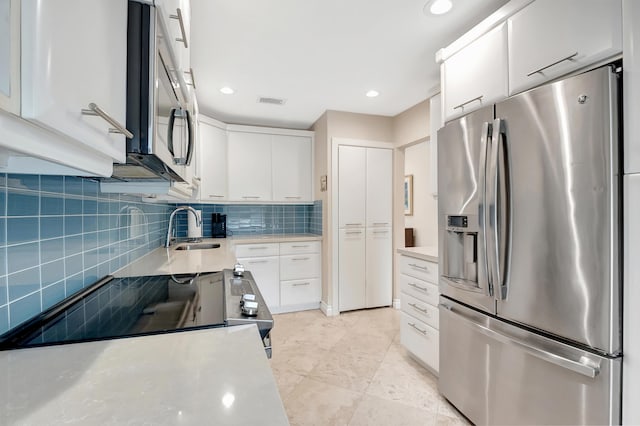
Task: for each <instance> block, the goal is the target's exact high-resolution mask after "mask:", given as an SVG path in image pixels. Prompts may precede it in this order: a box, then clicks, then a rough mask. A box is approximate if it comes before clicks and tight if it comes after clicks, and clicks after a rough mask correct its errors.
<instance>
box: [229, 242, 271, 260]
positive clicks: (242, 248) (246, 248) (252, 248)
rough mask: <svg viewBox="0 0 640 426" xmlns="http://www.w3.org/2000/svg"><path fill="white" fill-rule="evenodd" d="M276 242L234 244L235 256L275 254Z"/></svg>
mask: <svg viewBox="0 0 640 426" xmlns="http://www.w3.org/2000/svg"><path fill="white" fill-rule="evenodd" d="M279 252H280V250H279V247H278V243H262V244H240V245H237V246H236V257H261V256H277V255H278V254H279Z"/></svg>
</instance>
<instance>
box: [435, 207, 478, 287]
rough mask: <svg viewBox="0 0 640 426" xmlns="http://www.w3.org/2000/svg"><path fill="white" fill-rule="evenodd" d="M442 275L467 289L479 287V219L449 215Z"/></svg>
mask: <svg viewBox="0 0 640 426" xmlns="http://www.w3.org/2000/svg"><path fill="white" fill-rule="evenodd" d="M446 219H447V224H446V228H445V233H444V253H443V255H444V256H443V265H442V266H443V271H442V275H443V276H445V277H447V278H448V279H449V280H451V281H453V282H455V283H458V284H461V285H464V286H465V287H479V286H478V249H479V247H478V241H479V239H478V217H477V216H475V215H447V216H446Z"/></svg>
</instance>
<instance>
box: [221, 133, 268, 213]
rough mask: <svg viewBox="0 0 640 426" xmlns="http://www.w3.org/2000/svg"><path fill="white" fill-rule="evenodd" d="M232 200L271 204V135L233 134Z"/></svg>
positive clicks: (231, 140)
mask: <svg viewBox="0 0 640 426" xmlns="http://www.w3.org/2000/svg"><path fill="white" fill-rule="evenodd" d="M227 152H228V155H229V163H228V164H229V169H228V170H229V199H231V200H234V201H261V202H264V201H270V200H271V135H267V134H261V133H244V132H229V144H228V146H227Z"/></svg>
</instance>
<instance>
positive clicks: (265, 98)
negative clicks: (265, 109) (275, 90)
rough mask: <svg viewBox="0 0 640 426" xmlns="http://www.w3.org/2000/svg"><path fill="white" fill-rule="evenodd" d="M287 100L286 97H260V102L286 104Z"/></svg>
mask: <svg viewBox="0 0 640 426" xmlns="http://www.w3.org/2000/svg"><path fill="white" fill-rule="evenodd" d="M285 102H287V100H286V99H278V98H267V97H263V96H261V97H259V98H258V103H260V104H271V105H284V104H285Z"/></svg>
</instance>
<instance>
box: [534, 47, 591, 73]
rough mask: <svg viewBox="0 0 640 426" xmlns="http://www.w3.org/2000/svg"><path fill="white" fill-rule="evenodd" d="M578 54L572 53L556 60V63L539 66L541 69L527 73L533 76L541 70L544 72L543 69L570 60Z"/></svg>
mask: <svg viewBox="0 0 640 426" xmlns="http://www.w3.org/2000/svg"><path fill="white" fill-rule="evenodd" d="M576 56H578V52H575V53H572V54H571V55H569V56H567V57H566V58H562V59H560V60H558V61H555V62H554V63H552V64H549V65H547V66H545V67H542V68H539V69H537V70H535V71H531V72H530V73H529V74H527V77H531V76H532V75H534V74H538V73H540V72H542V71H544V70H546V69H547V68H551V67H552V66H554V65H558V64H559V63H561V62H564V61H570V60H572V59H573V58H574V57H576Z"/></svg>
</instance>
